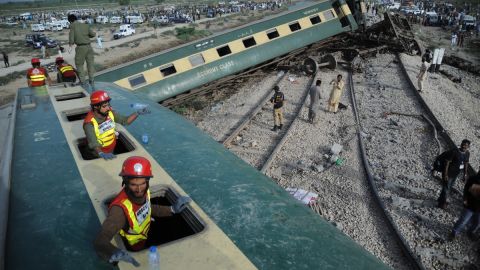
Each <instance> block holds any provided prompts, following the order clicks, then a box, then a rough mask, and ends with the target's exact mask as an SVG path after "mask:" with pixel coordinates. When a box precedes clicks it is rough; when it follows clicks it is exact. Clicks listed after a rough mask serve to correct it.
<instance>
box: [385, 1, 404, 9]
mask: <svg viewBox="0 0 480 270" xmlns="http://www.w3.org/2000/svg"><path fill="white" fill-rule="evenodd" d="M400 5H401V3H400V2H393V3H390V4H387V6H386V8H387V9H388V10H398V9H400Z"/></svg>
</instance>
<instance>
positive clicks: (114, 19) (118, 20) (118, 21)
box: [110, 16, 122, 23]
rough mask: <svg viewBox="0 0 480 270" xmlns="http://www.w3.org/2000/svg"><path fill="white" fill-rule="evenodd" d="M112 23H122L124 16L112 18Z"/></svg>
mask: <svg viewBox="0 0 480 270" xmlns="http://www.w3.org/2000/svg"><path fill="white" fill-rule="evenodd" d="M110 23H122V18H120V17H117V16H114V17H111V18H110Z"/></svg>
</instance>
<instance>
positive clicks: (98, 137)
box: [83, 90, 150, 160]
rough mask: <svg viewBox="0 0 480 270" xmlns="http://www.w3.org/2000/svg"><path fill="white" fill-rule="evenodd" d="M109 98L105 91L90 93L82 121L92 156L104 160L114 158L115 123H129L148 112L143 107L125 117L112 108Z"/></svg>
mask: <svg viewBox="0 0 480 270" xmlns="http://www.w3.org/2000/svg"><path fill="white" fill-rule="evenodd" d="M110 100H111V99H110V96H109V95H108V93H107V92H105V91H103V90H98V91H94V92H93V93H92V94H91V95H90V107H91V110H90V111H89V112H88V114H87V116H86V117H85V120H84V121H83V130H84V131H85V135H86V137H87V142H88V147H89V148H90V149H91V150H92V152H93V153H92V154H93V155H94V156H96V157H101V158H103V159H105V160H107V159H113V158H115V155H114V154H113V150H114V149H115V145H116V141H117V138H116V131H115V124H116V123H119V124H122V125H130V124H131V123H132V122H133V121H135V119H137V117H138V115H141V114H147V113H150V111H149V110H148V109H147V108H144V109H141V110H138V111H137V112H134V113H132V114H131V115H129V116H128V117H126V116H123V115H121V114H119V113H117V112H115V111H114V110H112V107H111V106H110Z"/></svg>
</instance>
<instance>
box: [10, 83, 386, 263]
mask: <svg viewBox="0 0 480 270" xmlns="http://www.w3.org/2000/svg"><path fill="white" fill-rule="evenodd" d="M98 87H100V88H102V89H105V90H107V91H108V92H109V94H110V96H111V97H112V101H111V104H112V105H113V107H114V108H115V109H116V110H117V111H119V112H120V113H122V114H128V113H129V110H131V109H130V107H129V105H130V103H131V102H140V103H145V104H148V105H149V106H150V108H151V110H152V113H151V114H149V115H144V116H142V118H141V119H138V120H137V121H135V122H134V123H133V124H132V125H130V126H128V127H122V126H119V127H118V129H117V131H118V132H119V134H118V138H119V140H118V142H117V146H116V148H115V153H116V155H117V158H116V159H114V160H109V161H105V160H103V159H94V158H92V157H91V156H89V155H87V154H86V153H85V147H86V145H85V134H84V132H83V129H82V121H83V118H84V117H85V115H86V113H87V111H88V110H89V96H88V93H87V92H85V90H84V89H82V88H80V87H78V86H77V87H72V88H63V87H50V88H49V89H48V95H45V92H41V91H36V89H30V88H22V89H19V92H18V97H17V101H16V104H17V108H16V110H15V114H16V116H15V119H16V122H15V134H14V143H13V146H14V147H13V149H14V150H13V162H12V172H11V183H12V184H11V188H10V189H11V192H10V206H9V216H8V232H7V241H6V246H5V247H6V252H5V260H6V269H111V266H110V265H109V264H108V263H106V262H102V261H100V260H99V259H98V258H97V256H96V255H95V252H94V251H93V245H92V242H93V239H94V238H95V235H96V233H97V232H98V231H99V229H100V222H102V221H103V220H104V219H105V217H106V215H107V206H108V202H109V201H110V200H111V199H112V198H113V197H114V196H115V195H116V194H117V193H118V192H119V191H120V189H121V182H122V180H121V178H120V177H119V176H118V174H119V172H120V170H121V166H122V163H123V161H124V160H125V159H126V158H128V157H130V156H143V157H146V158H148V159H149V160H150V161H151V163H152V170H153V175H154V177H153V178H152V179H151V180H150V187H151V191H152V192H151V193H152V200H151V203H152V204H162V205H171V204H172V203H174V202H175V201H176V200H177V198H178V196H179V195H188V196H190V197H191V198H192V200H193V201H192V202H191V203H190V205H189V207H188V208H187V209H186V210H185V211H183V212H182V213H180V214H176V215H174V216H172V217H169V218H165V219H161V220H160V221H159V222H160V224H162V226H161V233H160V235H161V237H162V239H160V240H159V241H160V244H159V251H160V254H161V262H160V265H161V269H208V270H210V269H241V270H245V269H267V270H268V269H272V270H279V269H387V268H388V267H387V266H385V265H384V264H383V263H382V262H381V261H379V260H378V259H377V258H375V257H374V256H373V255H371V254H370V253H368V252H367V251H366V250H364V249H363V248H362V247H360V246H359V245H358V244H356V243H355V242H354V241H352V240H351V239H350V238H349V237H347V236H346V235H344V234H343V233H342V232H340V231H339V230H338V229H337V228H335V227H334V226H333V225H331V224H329V223H328V222H327V221H325V220H323V219H322V218H321V217H320V216H318V215H317V214H316V213H314V212H313V211H312V210H311V209H310V208H308V207H306V206H305V205H303V204H301V203H300V202H298V201H297V200H295V199H294V198H293V197H292V196H291V195H290V194H288V193H287V192H286V191H285V190H283V189H282V188H281V187H279V186H278V185H276V184H275V183H274V182H273V181H271V179H269V178H268V177H267V176H265V175H263V174H262V173H260V172H258V171H257V170H256V169H255V168H253V167H251V166H250V165H248V164H247V163H246V162H244V161H243V160H241V159H240V158H238V157H237V156H235V155H234V154H233V153H231V152H230V151H228V149H226V148H224V147H223V145H221V144H219V143H218V142H216V141H214V140H213V139H212V138H210V137H209V136H207V135H206V134H204V133H202V132H201V131H200V130H199V129H197V128H196V127H195V126H194V125H193V124H191V123H189V122H188V121H186V120H184V119H183V118H182V117H181V116H179V115H177V114H175V113H174V112H172V111H170V110H168V109H167V108H164V107H163V106H160V105H158V104H157V103H155V102H153V101H151V100H148V99H146V98H144V97H141V96H139V95H136V94H135V93H131V92H129V91H124V90H122V89H121V88H120V87H118V86H115V85H113V84H111V83H98ZM159 119H161V120H160V121H159ZM145 133H147V134H150V140H149V142H148V144H143V143H141V141H142V140H141V137H142V135H143V134H145ZM114 242H115V244H116V245H117V246H118V247H120V248H123V247H124V246H123V243H122V241H121V239H120V237H118V236H117V237H116V238H115V239H114ZM131 254H132V256H134V257H135V259H136V260H137V261H139V262H140V264H141V267H142V268H140V269H145V268H147V265H148V258H147V257H148V250H142V251H139V252H132V253H131ZM119 267H120V269H139V268H134V267H133V266H132V265H130V264H125V263H120V264H119Z"/></svg>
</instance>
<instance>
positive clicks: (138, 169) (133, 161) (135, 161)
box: [120, 156, 153, 177]
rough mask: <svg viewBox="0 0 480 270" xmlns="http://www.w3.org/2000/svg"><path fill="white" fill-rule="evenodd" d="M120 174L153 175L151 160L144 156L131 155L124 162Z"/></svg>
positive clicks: (131, 175)
mask: <svg viewBox="0 0 480 270" xmlns="http://www.w3.org/2000/svg"><path fill="white" fill-rule="evenodd" d="M120 176H130V177H153V175H152V165H151V164H150V161H148V159H146V158H144V157H139V156H133V157H129V158H127V159H126V160H125V161H124V162H123V166H122V171H121V172H120Z"/></svg>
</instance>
